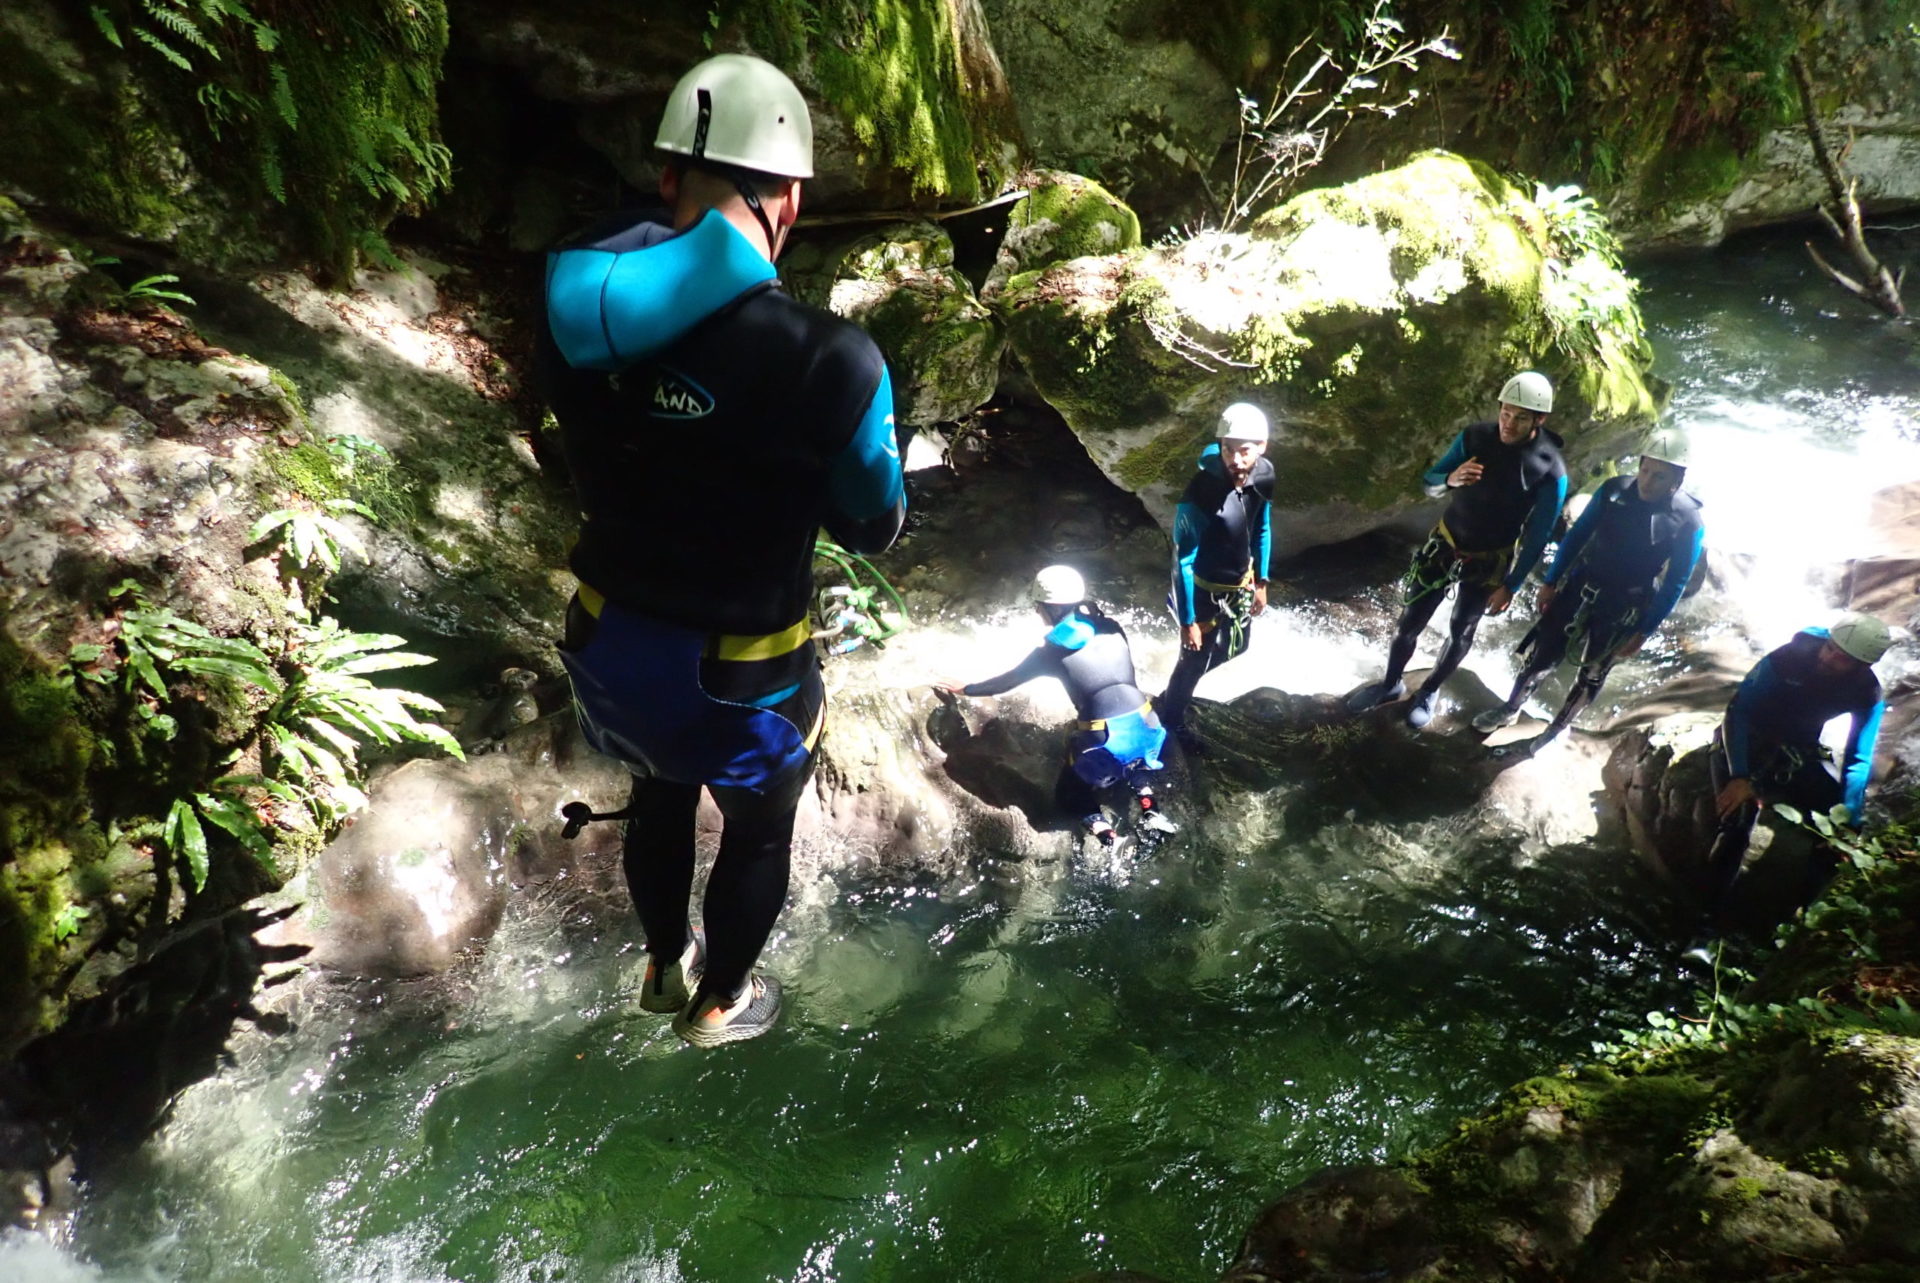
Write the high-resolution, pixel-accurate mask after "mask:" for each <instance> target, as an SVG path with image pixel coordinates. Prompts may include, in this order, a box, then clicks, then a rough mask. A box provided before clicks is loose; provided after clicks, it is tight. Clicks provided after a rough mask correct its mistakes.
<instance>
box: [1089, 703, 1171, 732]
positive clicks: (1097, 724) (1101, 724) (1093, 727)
mask: <svg viewBox="0 0 1920 1283" xmlns="http://www.w3.org/2000/svg"><path fill="white" fill-rule="evenodd" d="M1152 707H1153V701H1152V700H1148V701H1147V702H1146V703H1144V704H1142V705H1141V706H1140V707H1138V708H1136V709H1134V710H1133V711H1132V712H1131V713H1122V714H1120V717H1102V718H1100V719H1098V720H1097V721H1092V722H1081V723H1080V729H1081V730H1083V731H1104V730H1106V729H1107V723H1108V722H1117V721H1119V720H1120V718H1121V717H1138V716H1140V714H1142V713H1144V712H1146V711H1147V710H1148V709H1150V708H1152Z"/></svg>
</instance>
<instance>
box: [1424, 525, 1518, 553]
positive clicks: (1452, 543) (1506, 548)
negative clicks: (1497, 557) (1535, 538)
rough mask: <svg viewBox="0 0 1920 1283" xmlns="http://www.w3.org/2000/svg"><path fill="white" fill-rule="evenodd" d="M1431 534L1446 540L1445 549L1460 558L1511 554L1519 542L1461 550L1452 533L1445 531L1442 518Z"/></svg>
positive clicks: (1445, 526)
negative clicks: (1453, 552) (1496, 546)
mask: <svg viewBox="0 0 1920 1283" xmlns="http://www.w3.org/2000/svg"><path fill="white" fill-rule="evenodd" d="M1433 532H1434V533H1435V534H1437V535H1439V536H1440V537H1441V538H1442V539H1444V540H1446V541H1447V547H1449V548H1451V549H1453V550H1454V551H1455V552H1457V553H1459V554H1460V555H1461V556H1462V557H1490V556H1492V555H1493V554H1495V553H1500V552H1512V551H1513V548H1514V544H1517V543H1519V542H1520V541H1519V540H1517V539H1516V540H1514V542H1513V543H1510V544H1503V545H1502V546H1500V547H1498V548H1474V549H1467V548H1462V547H1461V546H1460V541H1459V540H1457V539H1455V538H1454V537H1453V531H1451V530H1449V529H1447V522H1446V519H1445V518H1444V517H1443V518H1441V520H1440V524H1439V525H1437V526H1435V527H1434V528H1433Z"/></svg>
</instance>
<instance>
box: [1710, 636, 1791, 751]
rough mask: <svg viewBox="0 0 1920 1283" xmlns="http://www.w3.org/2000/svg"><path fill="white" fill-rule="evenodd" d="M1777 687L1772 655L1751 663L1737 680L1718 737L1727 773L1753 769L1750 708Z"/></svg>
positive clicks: (1778, 686)
mask: <svg viewBox="0 0 1920 1283" xmlns="http://www.w3.org/2000/svg"><path fill="white" fill-rule="evenodd" d="M1779 689H1780V679H1779V678H1777V677H1775V676H1774V675H1773V657H1772V656H1768V657H1767V658H1765V659H1762V660H1761V661H1760V662H1759V663H1757V664H1755V665H1754V666H1753V671H1752V672H1750V673H1748V674H1747V675H1746V676H1745V677H1744V678H1742V679H1741V681H1740V689H1739V690H1737V691H1735V692H1734V693H1733V701H1732V702H1731V703H1729V704H1728V705H1727V716H1726V720H1725V721H1724V722H1723V723H1722V731H1721V739H1722V740H1723V741H1724V743H1725V744H1726V748H1727V774H1728V775H1730V776H1732V777H1734V778H1735V779H1739V778H1741V777H1744V776H1745V775H1746V774H1747V772H1748V771H1749V770H1751V769H1752V766H1753V763H1752V762H1751V761H1750V760H1749V758H1751V756H1752V753H1751V751H1750V750H1751V748H1752V742H1751V741H1752V730H1753V724H1752V715H1753V708H1754V706H1755V705H1756V704H1759V703H1761V702H1763V701H1765V700H1767V699H1771V698H1775V697H1776V692H1777V691H1778V690H1779Z"/></svg>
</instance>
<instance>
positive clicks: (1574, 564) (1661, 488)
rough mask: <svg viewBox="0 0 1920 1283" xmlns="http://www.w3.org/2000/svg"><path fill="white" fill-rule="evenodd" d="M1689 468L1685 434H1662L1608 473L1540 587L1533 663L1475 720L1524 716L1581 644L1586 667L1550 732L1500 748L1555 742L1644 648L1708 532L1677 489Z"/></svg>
mask: <svg viewBox="0 0 1920 1283" xmlns="http://www.w3.org/2000/svg"><path fill="white" fill-rule="evenodd" d="M1686 475H1687V465H1686V454H1685V450H1684V446H1683V444H1682V442H1681V440H1680V438H1679V437H1678V435H1677V434H1671V433H1669V434H1663V435H1662V436H1659V437H1656V438H1655V439H1654V440H1653V441H1652V442H1650V443H1649V444H1648V446H1647V448H1646V449H1645V450H1644V451H1642V452H1641V455H1640V468H1639V471H1638V472H1637V473H1635V474H1634V475H1632V476H1621V477H1612V478H1609V479H1608V480H1606V481H1604V482H1602V483H1601V485H1600V488H1599V489H1598V490H1597V491H1595V492H1594V495H1593V499H1592V501H1591V502H1589V503H1588V504H1587V506H1586V510H1585V511H1583V512H1582V513H1581V514H1580V519H1579V520H1578V521H1576V522H1574V523H1573V528H1572V529H1571V530H1569V531H1568V532H1567V533H1566V535H1565V536H1564V537H1563V538H1562V539H1561V540H1560V547H1559V551H1558V552H1557V553H1556V554H1555V556H1554V559H1553V564H1552V565H1551V566H1549V567H1548V568H1547V573H1546V575H1545V576H1544V582H1543V583H1542V585H1541V587H1540V599H1539V610H1540V618H1539V620H1538V622H1536V623H1535V624H1534V626H1533V628H1532V630H1531V631H1529V632H1528V633H1527V635H1526V637H1525V639H1523V640H1522V641H1521V643H1520V650H1521V652H1522V653H1524V654H1526V656H1527V662H1526V665H1525V666H1524V667H1523V668H1522V669H1521V670H1520V675H1519V677H1517V678H1516V679H1515V680H1514V683H1513V692H1512V694H1510V695H1508V696H1507V702H1506V703H1504V704H1502V705H1500V706H1499V707H1497V708H1493V709H1489V710H1488V711H1486V712H1484V713H1481V714H1480V715H1479V716H1478V717H1475V718H1474V719H1473V726H1474V729H1475V730H1478V731H1495V730H1498V729H1499V728H1501V727H1502V726H1505V725H1507V724H1509V723H1510V722H1512V721H1513V720H1514V719H1515V718H1516V717H1518V716H1519V715H1520V706H1521V705H1522V704H1523V703H1525V702H1526V699H1527V697H1528V696H1529V695H1531V694H1532V693H1533V690H1534V688H1535V687H1536V686H1538V685H1539V684H1540V682H1541V680H1542V679H1543V678H1544V677H1546V675H1547V674H1548V673H1550V672H1552V671H1553V670H1554V669H1555V668H1557V667H1559V665H1560V662H1561V661H1562V660H1563V659H1565V658H1566V655H1567V651H1568V649H1569V648H1570V647H1572V646H1574V645H1578V647H1579V649H1580V671H1579V674H1578V676H1576V677H1575V678H1574V681H1573V686H1572V687H1571V688H1570V689H1569V690H1568V691H1567V697H1566V700H1565V702H1564V703H1562V704H1561V706H1560V711H1559V712H1558V713H1556V714H1554V718H1553V721H1552V722H1550V723H1549V724H1548V726H1547V729H1546V730H1545V731H1543V732H1541V733H1540V734H1539V735H1538V736H1536V737H1534V738H1533V739H1531V740H1529V741H1527V742H1526V744H1525V745H1524V746H1522V745H1512V746H1509V747H1507V748H1504V749H1499V750H1495V751H1496V752H1498V753H1500V754H1502V755H1525V756H1530V755H1532V754H1533V753H1535V752H1537V751H1538V750H1539V749H1541V748H1543V747H1545V746H1546V745H1547V744H1549V743H1551V742H1552V741H1553V739H1554V738H1555V737H1556V736H1557V735H1559V734H1560V732H1561V731H1563V730H1565V729H1566V728H1567V727H1568V726H1570V725H1571V724H1572V723H1573V719H1574V718H1575V717H1576V716H1578V715H1579V713H1580V710H1581V709H1583V708H1585V707H1586V706H1587V705H1589V704H1591V703H1592V702H1593V701H1594V699H1595V698H1596V697H1597V696H1598V695H1599V694H1600V688H1601V687H1602V686H1604V685H1605V684H1606V680H1607V675H1608V674H1609V673H1610V672H1612V671H1613V666H1614V664H1615V663H1616V662H1618V661H1619V660H1622V659H1626V658H1628V657H1629V656H1632V655H1637V654H1639V653H1640V648H1641V647H1642V646H1645V645H1646V644H1647V639H1648V638H1650V637H1652V636H1653V633H1654V630H1655V629H1657V628H1659V627H1660V624H1661V621H1663V620H1665V619H1666V617H1667V616H1668V615H1669V614H1670V613H1672V611H1673V608H1674V606H1676V605H1678V604H1679V601H1680V596H1681V594H1682V593H1684V592H1686V590H1687V584H1688V582H1689V581H1690V580H1691V579H1692V578H1693V568H1694V566H1695V564H1696V563H1697V562H1698V561H1699V560H1700V548H1701V544H1702V542H1703V541H1704V539H1705V537H1706V529H1705V526H1704V525H1703V524H1702V523H1701V520H1700V501H1699V500H1698V499H1695V498H1694V497H1693V496H1692V495H1690V494H1687V493H1686V492H1684V491H1682V490H1681V489H1680V485H1681V483H1682V482H1683V481H1684V480H1685V479H1686Z"/></svg>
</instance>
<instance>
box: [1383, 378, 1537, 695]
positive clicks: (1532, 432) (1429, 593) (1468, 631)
mask: <svg viewBox="0 0 1920 1283" xmlns="http://www.w3.org/2000/svg"><path fill="white" fill-rule="evenodd" d="M1552 409H1553V386H1552V385H1551V384H1550V383H1548V382H1547V379H1546V376H1545V375H1542V374H1537V373H1535V372H1534V371H1532V370H1523V371H1521V372H1520V373H1519V374H1516V375H1514V376H1513V377H1512V378H1510V379H1508V380H1507V382H1506V384H1505V386H1503V387H1502V388H1501V389H1500V413H1499V416H1498V418H1497V419H1496V420H1495V421H1493V422H1487V423H1471V424H1468V425H1467V426H1466V427H1465V428H1463V429H1462V430H1461V431H1460V433H1459V435H1457V436H1456V437H1454V439H1453V444H1452V445H1451V446H1449V447H1448V448H1447V452H1446V453H1445V454H1443V455H1441V456H1440V458H1439V460H1438V461H1437V462H1436V463H1435V464H1434V465H1433V466H1432V467H1431V468H1428V469H1427V471H1426V472H1425V473H1424V474H1423V479H1424V480H1425V482H1426V485H1427V493H1428V494H1429V495H1432V496H1434V497H1435V498H1438V497H1439V496H1441V495H1451V496H1452V497H1453V498H1452V502H1451V503H1449V504H1448V505H1447V511H1446V513H1445V515H1444V516H1442V517H1441V518H1440V523H1439V524H1438V525H1437V526H1435V527H1434V529H1433V533H1432V534H1431V535H1430V536H1428V538H1427V541H1426V543H1424V544H1422V545H1421V547H1420V549H1419V551H1418V552H1416V553H1415V554H1414V557H1413V564H1412V565H1410V566H1409V567H1408V568H1407V575H1406V593H1407V597H1406V605H1405V607H1404V608H1403V609H1402V610H1401V613H1400V623H1399V627H1398V628H1397V629H1396V631H1395V633H1394V638H1393V643H1392V645H1391V646H1389V647H1388V650H1387V672H1386V675H1385V676H1384V677H1382V678H1381V679H1380V680H1379V681H1377V682H1369V683H1368V684H1367V685H1365V686H1362V687H1361V688H1360V689H1358V690H1356V691H1354V692H1353V693H1352V694H1351V695H1349V696H1348V697H1347V706H1348V707H1349V708H1351V709H1352V710H1354V711H1355V712H1359V711H1362V710H1364V709H1368V708H1372V707H1373V706H1374V705H1376V704H1384V703H1387V702H1388V701H1390V700H1396V699H1399V698H1400V697H1401V696H1402V695H1404V694H1406V690H1407V688H1406V684H1405V683H1404V682H1403V681H1402V680H1401V676H1402V674H1404V673H1405V672H1406V670H1407V665H1408V663H1410V662H1411V661H1412V659H1413V652H1414V649H1415V647H1416V646H1417V645H1418V644H1419V641H1420V634H1421V632H1422V631H1423V630H1424V629H1425V628H1426V626H1427V621H1428V620H1430V619H1432V618H1433V612H1434V611H1435V610H1437V609H1438V608H1439V606H1440V601H1441V599H1442V598H1443V597H1445V596H1446V593H1447V590H1448V589H1449V588H1452V589H1453V590H1454V601H1453V616H1452V618H1451V620H1450V621H1449V624H1448V632H1447V645H1446V648H1445V649H1444V650H1442V651H1441V652H1440V657H1439V659H1437V660H1435V661H1434V665H1433V671H1432V673H1430V674H1429V675H1428V677H1427V680H1426V681H1425V682H1423V683H1422V684H1421V686H1420V689H1419V690H1418V691H1417V692H1415V694H1414V697H1413V700H1412V702H1410V703H1409V704H1408V705H1407V713H1406V718H1407V725H1409V726H1411V727H1413V728H1414V729H1415V730H1420V729H1422V728H1423V727H1425V726H1426V724H1427V723H1428V722H1429V721H1431V720H1432V718H1433V705H1434V700H1435V699H1436V698H1437V696H1438V695H1439V691H1440V686H1441V683H1443V682H1445V681H1446V680H1447V678H1449V677H1451V676H1452V675H1453V672H1454V670H1455V669H1457V668H1459V667H1460V663H1461V661H1462V660H1464V659H1466V657H1467V652H1468V651H1469V650H1470V649H1472V647H1473V634H1474V630H1475V629H1477V628H1478V627H1479V625H1480V617H1481V616H1482V615H1498V614H1500V613H1501V612H1503V611H1505V610H1506V608H1507V607H1508V605H1509V604H1511V603H1512V601H1513V594H1514V593H1516V592H1518V591H1519V590H1520V585H1521V584H1523V583H1525V582H1526V579H1527V575H1528V573H1529V572H1531V571H1532V569H1533V564H1534V562H1536V561H1538V560H1539V559H1540V552H1541V550H1542V549H1544V548H1545V547H1546V546H1547V540H1548V539H1550V538H1551V537H1552V536H1553V527H1554V523H1555V522H1556V521H1557V520H1558V519H1559V516H1560V506H1561V504H1563V503H1564V502H1566V497H1567V468H1566V464H1564V463H1563V462H1562V461H1561V459H1560V446H1561V444H1562V443H1561V440H1560V438H1559V437H1558V436H1557V435H1555V434H1554V433H1553V432H1551V431H1549V430H1548V429H1547V427H1546V421H1547V414H1548V412H1549V411H1551V410H1552Z"/></svg>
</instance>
